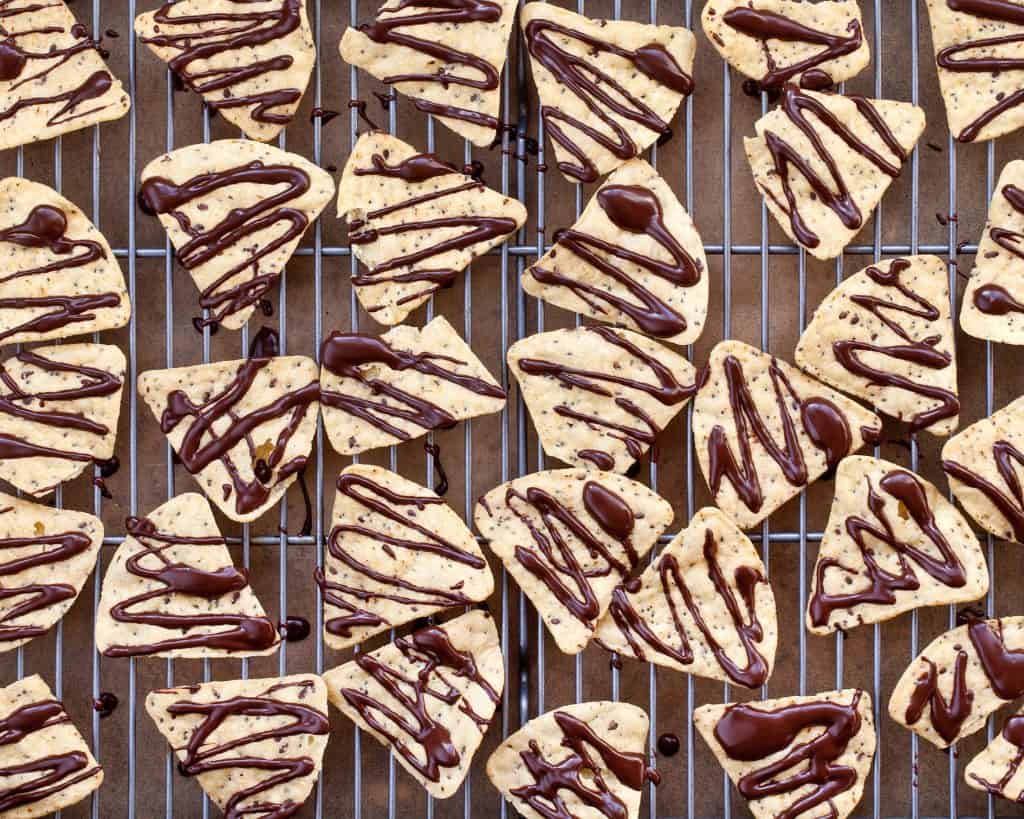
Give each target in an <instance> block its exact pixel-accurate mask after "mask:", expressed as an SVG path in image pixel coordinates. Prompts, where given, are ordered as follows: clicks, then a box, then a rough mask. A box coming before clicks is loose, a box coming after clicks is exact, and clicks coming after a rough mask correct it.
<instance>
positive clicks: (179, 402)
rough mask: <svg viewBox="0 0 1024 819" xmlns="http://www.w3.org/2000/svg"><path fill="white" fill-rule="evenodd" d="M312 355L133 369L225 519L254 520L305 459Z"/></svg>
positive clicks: (313, 415)
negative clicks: (153, 368) (158, 368)
mask: <svg viewBox="0 0 1024 819" xmlns="http://www.w3.org/2000/svg"><path fill="white" fill-rule="evenodd" d="M319 392H320V390H319V382H318V381H317V367H316V364H315V363H314V361H313V360H312V359H311V358H305V357H303V356H277V357H274V358H249V359H244V360H241V361H218V362H216V363H212V364H196V365H194V366H191V367H177V368H175V369H171V370H149V371H148V372H144V373H142V374H141V375H140V376H139V394H140V395H141V396H142V398H143V399H144V400H145V402H146V404H147V405H148V406H149V408H150V410H151V411H152V413H153V416H154V417H155V418H156V420H157V422H158V423H159V424H160V429H161V431H162V432H163V433H164V435H166V436H167V440H168V441H169V442H170V444H171V446H172V447H174V451H175V452H177V453H178V457H179V458H180V460H181V463H182V466H184V467H185V469H186V470H187V471H188V472H189V474H191V475H192V477H193V478H195V479H196V481H197V482H198V483H199V485H200V487H201V488H202V490H203V492H204V493H205V494H206V496H207V498H209V499H210V500H211V501H213V503H215V504H216V505H217V507H218V508H219V509H220V510H221V511H222V512H223V513H224V514H225V515H227V516H228V517H229V518H231V520H235V521H239V522H246V521H251V520H256V518H258V517H260V515H262V514H263V513H264V512H266V511H267V510H268V509H270V508H271V507H272V506H274V505H275V504H276V503H277V502H278V501H279V500H280V499H281V498H282V497H283V495H284V493H285V492H286V491H287V489H288V487H289V486H291V484H292V483H294V481H295V479H296V476H297V474H298V473H299V472H301V471H302V469H303V468H304V467H305V465H306V460H307V458H308V456H309V452H310V449H311V448H312V446H313V434H314V433H315V432H316V419H317V407H318V399H319Z"/></svg>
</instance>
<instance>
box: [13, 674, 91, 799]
mask: <svg viewBox="0 0 1024 819" xmlns="http://www.w3.org/2000/svg"><path fill="white" fill-rule="evenodd" d="M0 736H2V737H3V740H4V741H3V743H2V744H0V813H2V814H3V816H4V817H5V819H32V817H36V816H49V815H51V814H52V813H54V812H56V811H59V810H61V809H62V808H66V807H69V806H71V805H74V804H77V803H78V802H81V801H82V800H83V799H85V798H86V797H87V796H88V795H89V794H90V793H92V792H93V791H94V790H96V789H97V788H98V787H99V786H100V785H101V784H102V783H103V768H102V767H101V766H100V764H99V763H98V762H97V761H96V759H95V758H94V757H93V755H92V753H90V751H89V746H88V744H86V741H85V740H84V739H83V738H82V735H81V734H80V733H79V732H78V729H77V728H76V727H75V726H74V724H73V723H72V722H71V717H69V716H68V715H67V712H65V710H64V705H63V703H61V702H58V701H57V700H56V699H54V696H53V692H52V691H51V690H50V687H49V686H48V685H47V684H46V683H45V682H44V681H43V678H42V677H40V676H39V675H38V674H33V675H32V676H31V677H26V678H25V679H23V680H18V681H17V682H13V683H11V684H10V685H8V686H6V687H4V688H0Z"/></svg>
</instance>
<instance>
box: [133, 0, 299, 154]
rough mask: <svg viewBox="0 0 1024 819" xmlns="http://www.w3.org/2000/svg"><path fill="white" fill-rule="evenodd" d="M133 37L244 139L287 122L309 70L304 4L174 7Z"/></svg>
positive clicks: (211, 2)
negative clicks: (165, 64)
mask: <svg viewBox="0 0 1024 819" xmlns="http://www.w3.org/2000/svg"><path fill="white" fill-rule="evenodd" d="M135 33H136V34H138V36H139V39H140V40H141V41H142V42H144V43H145V44H146V45H148V46H149V48H150V50H151V51H152V52H153V53H154V54H156V56H157V57H159V58H160V59H161V60H163V61H164V62H166V63H167V64H168V65H169V66H170V68H171V70H172V71H173V72H174V73H175V74H176V75H177V76H178V78H179V79H180V80H181V82H182V83H183V84H184V85H185V86H186V87H187V88H189V89H190V90H192V91H195V92H196V93H197V94H200V95H202V97H203V99H204V100H205V101H206V104H207V105H209V106H210V108H212V109H213V110H215V111H217V112H218V113H220V115H221V116H223V117H224V119H225V120H227V121H228V122H230V123H231V124H232V125H235V126H237V127H238V128H240V129H241V130H242V132H243V133H244V134H245V135H246V136H247V137H249V139H258V140H260V141H261V142H266V141H267V140H270V139H273V138H274V137H276V136H277V135H278V133H279V132H280V131H281V129H282V128H284V126H285V125H287V124H288V123H289V122H291V119H292V117H293V116H294V115H295V111H296V110H297V109H298V107H299V102H300V101H301V100H302V94H303V92H305V90H306V86H307V85H308V84H309V77H310V74H311V73H312V71H313V63H315V62H316V45H315V43H314V42H313V32H312V31H311V30H310V27H309V21H308V20H307V19H306V0H245V2H244V3H242V4H239V3H238V2H237V0H176V2H169V3H167V4H166V5H164V6H161V7H160V8H159V9H157V10H156V11H148V12H146V13H145V14H140V15H139V16H138V17H136V18H135Z"/></svg>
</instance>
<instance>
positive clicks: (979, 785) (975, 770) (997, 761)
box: [964, 709, 1024, 802]
mask: <svg viewBox="0 0 1024 819" xmlns="http://www.w3.org/2000/svg"><path fill="white" fill-rule="evenodd" d="M1022 762H1024V709H1021V710H1018V711H1017V713H1015V714H1014V715H1013V716H1012V717H1010V718H1009V719H1008V720H1006V722H1005V723H1004V724H1003V727H1002V729H1001V730H1000V731H999V733H998V734H996V736H995V737H993V738H992V741H991V742H989V744H988V745H987V746H985V750H983V751H982V752H981V753H979V754H978V755H977V756H975V757H974V759H972V760H971V761H970V762H968V763H967V767H966V768H965V769H964V781H965V782H967V784H968V785H970V786H971V787H972V788H974V789H975V790H979V791H985V792H986V793H991V794H994V795H995V796H1001V797H1003V799H1009V800H1010V801H1012V802H1021V801H1022V797H1024V776H1021V775H1019V774H1021V773H1022V771H1021V763H1022Z"/></svg>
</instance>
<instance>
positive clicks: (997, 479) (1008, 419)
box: [942, 397, 1024, 543]
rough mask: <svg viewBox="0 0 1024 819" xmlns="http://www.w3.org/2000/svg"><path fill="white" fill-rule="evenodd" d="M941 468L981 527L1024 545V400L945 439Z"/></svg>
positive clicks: (951, 487) (955, 493) (961, 503)
mask: <svg viewBox="0 0 1024 819" xmlns="http://www.w3.org/2000/svg"><path fill="white" fill-rule="evenodd" d="M942 469H943V471H944V472H945V473H946V477H947V478H948V479H949V488H950V489H951V490H952V492H953V494H954V495H955V496H956V499H957V500H958V501H960V505H961V506H963V508H964V510H966V512H967V514H968V515H970V516H971V517H972V518H973V519H974V520H975V521H976V522H977V523H978V524H979V525H980V526H981V528H982V529H984V530H985V531H986V532H991V533H992V534H993V535H995V536H996V537H999V538H1003V539H1004V540H1010V541H1016V542H1017V543H1024V484H1022V482H1021V475H1022V474H1024V472H1022V469H1024V397H1021V398H1018V399H1017V400H1016V401H1011V402H1010V403H1009V404H1007V405H1006V406H1005V407H1003V408H1002V409H1001V410H999V411H998V412H994V413H993V414H992V415H990V416H989V417H988V418H982V419H980V420H978V421H975V422H974V423H973V424H971V425H970V426H969V427H967V428H966V429H964V430H962V431H961V432H960V433H958V434H957V435H954V436H953V437H952V438H950V439H949V440H948V441H946V445H945V446H944V447H943V448H942Z"/></svg>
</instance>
